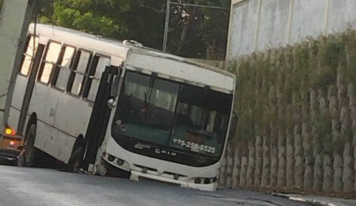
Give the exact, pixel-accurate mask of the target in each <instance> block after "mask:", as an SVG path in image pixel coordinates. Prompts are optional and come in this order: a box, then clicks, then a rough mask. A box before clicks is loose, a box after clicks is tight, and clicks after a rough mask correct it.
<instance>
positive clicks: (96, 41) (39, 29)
mask: <svg viewBox="0 0 356 206" xmlns="http://www.w3.org/2000/svg"><path fill="white" fill-rule="evenodd" d="M29 33H30V34H33V35H38V36H45V37H47V38H49V39H50V40H54V41H56V40H57V41H61V42H64V43H70V44H72V45H73V46H78V47H81V48H83V49H85V48H87V49H92V50H94V51H98V52H101V53H104V54H106V55H110V56H111V55H114V56H120V57H124V56H126V54H127V52H128V51H129V50H130V52H131V53H137V54H144V55H148V56H155V57H158V58H166V59H171V60H174V61H179V62H183V63H187V64H192V65H196V66H199V67H202V68H205V69H208V70H212V71H214V72H217V73H221V74H224V75H226V76H230V77H232V78H234V79H235V75H234V74H232V73H229V72H227V71H224V70H221V69H218V68H216V67H213V66H211V65H208V64H204V63H201V62H198V61H194V60H190V59H187V58H183V57H179V56H176V55H172V54H168V53H165V52H162V51H159V50H156V49H152V48H149V47H144V46H143V47H137V46H132V45H127V44H124V43H123V41H119V40H112V39H108V38H103V37H100V36H96V35H92V34H88V33H84V32H80V31H76V30H72V29H68V28H63V27H58V26H53V25H47V24H34V23H32V24H31V25H30V27H29Z"/></svg>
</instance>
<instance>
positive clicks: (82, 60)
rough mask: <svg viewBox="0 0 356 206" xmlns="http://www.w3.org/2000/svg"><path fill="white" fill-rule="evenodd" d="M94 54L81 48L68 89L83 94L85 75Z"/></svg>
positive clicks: (72, 92) (77, 94) (72, 70)
mask: <svg viewBox="0 0 356 206" xmlns="http://www.w3.org/2000/svg"><path fill="white" fill-rule="evenodd" d="M92 56H93V55H92V54H91V53H89V52H86V51H83V50H79V51H78V53H77V56H76V60H75V64H74V66H73V68H72V69H71V75H70V78H69V84H68V91H69V92H70V93H71V94H74V95H76V96H79V95H81V93H82V90H83V85H84V83H85V76H86V75H87V73H88V70H89V66H90V62H91V59H92Z"/></svg>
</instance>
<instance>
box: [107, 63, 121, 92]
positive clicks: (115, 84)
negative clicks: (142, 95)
mask: <svg viewBox="0 0 356 206" xmlns="http://www.w3.org/2000/svg"><path fill="white" fill-rule="evenodd" d="M109 67H111V69H112V70H113V73H112V75H113V79H112V82H111V89H110V95H111V96H112V97H117V96H118V92H119V91H118V90H119V81H120V73H121V67H116V66H109Z"/></svg>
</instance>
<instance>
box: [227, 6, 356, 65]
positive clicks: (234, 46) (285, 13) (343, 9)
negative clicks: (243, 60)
mask: <svg viewBox="0 0 356 206" xmlns="http://www.w3.org/2000/svg"><path fill="white" fill-rule="evenodd" d="M355 10H356V1H355V0H232V5H231V18H230V31H229V37H228V48H227V59H231V58H236V57H239V56H241V55H246V54H251V53H252V52H255V51H265V50H267V49H271V48H276V47H280V46H286V45H292V44H294V43H297V42H301V41H303V40H305V38H307V37H308V36H310V37H317V36H319V35H320V34H323V35H328V34H332V33H335V32H340V31H344V30H345V29H347V28H353V29H354V28H356V12H354V11H355Z"/></svg>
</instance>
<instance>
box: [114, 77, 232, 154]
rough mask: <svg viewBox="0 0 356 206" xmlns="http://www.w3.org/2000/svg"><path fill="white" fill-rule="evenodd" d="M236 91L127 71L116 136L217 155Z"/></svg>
mask: <svg viewBox="0 0 356 206" xmlns="http://www.w3.org/2000/svg"><path fill="white" fill-rule="evenodd" d="M231 104H232V95H228V94H224V93H220V92H216V91H212V90H210V89H206V88H202V87H197V86H192V85H188V84H183V83H178V82H174V81H171V80H166V79H162V78H158V77H154V76H149V75H145V74H141V73H136V72H131V71H128V72H127V73H126V76H125V81H124V84H123V86H122V90H121V92H120V99H119V104H118V107H117V111H116V114H115V119H114V121H113V136H114V138H115V136H120V137H127V138H134V139H138V140H141V141H143V142H147V143H151V144H155V145H160V146H163V147H169V148H170V149H177V150H183V151H184V152H192V153H199V154H205V155H208V156H214V157H218V156H220V155H221V152H222V149H223V146H224V142H225V137H226V132H227V127H228V122H229V117H230V111H231Z"/></svg>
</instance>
